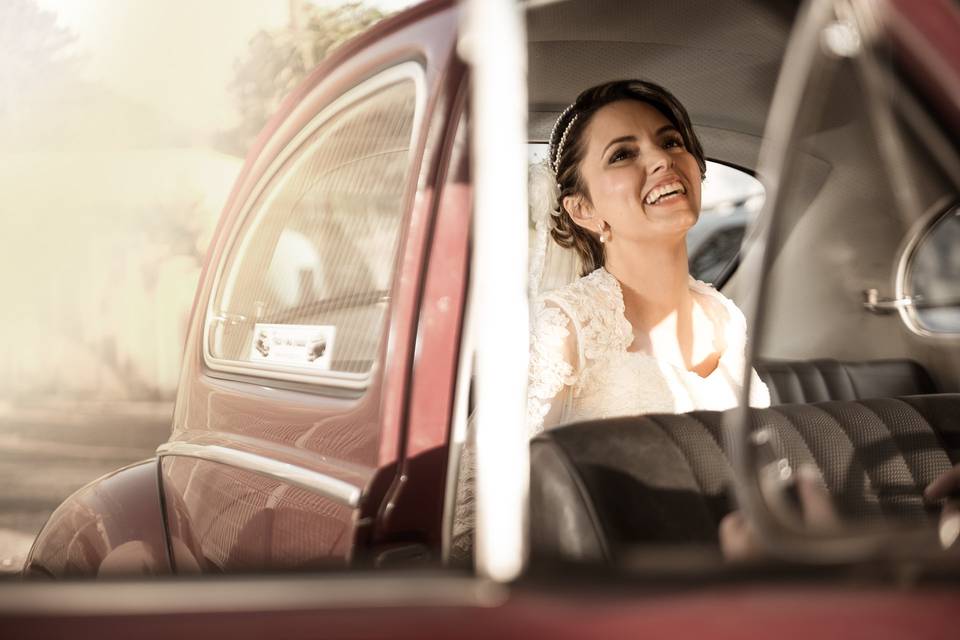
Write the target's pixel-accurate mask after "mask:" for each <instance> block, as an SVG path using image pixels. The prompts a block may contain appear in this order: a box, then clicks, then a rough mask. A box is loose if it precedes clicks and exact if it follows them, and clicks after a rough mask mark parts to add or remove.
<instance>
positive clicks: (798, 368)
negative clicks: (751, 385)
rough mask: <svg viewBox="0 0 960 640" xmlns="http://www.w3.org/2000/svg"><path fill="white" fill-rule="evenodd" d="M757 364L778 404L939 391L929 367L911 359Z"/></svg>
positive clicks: (886, 396) (780, 361)
mask: <svg viewBox="0 0 960 640" xmlns="http://www.w3.org/2000/svg"><path fill="white" fill-rule="evenodd" d="M755 368H756V370H757V374H759V376H760V378H761V379H762V380H763V381H764V382H765V383H767V387H768V388H769V389H770V403H771V404H775V405H776V404H789V403H793V402H825V401H827V400H864V399H867V398H894V397H897V396H910V395H919V394H930V393H936V392H937V389H936V387H935V386H934V384H933V380H932V379H931V378H930V375H929V374H928V373H927V371H926V369H924V368H923V367H922V366H920V365H919V364H918V363H916V362H914V361H912V360H872V361H868V362H841V361H839V360H829V359H820V360H761V361H759V362H757V363H756V367H755Z"/></svg>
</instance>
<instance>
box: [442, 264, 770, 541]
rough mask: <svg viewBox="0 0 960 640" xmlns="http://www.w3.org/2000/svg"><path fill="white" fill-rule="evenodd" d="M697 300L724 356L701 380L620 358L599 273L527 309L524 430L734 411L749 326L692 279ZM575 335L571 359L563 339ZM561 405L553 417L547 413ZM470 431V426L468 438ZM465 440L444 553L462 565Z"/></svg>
mask: <svg viewBox="0 0 960 640" xmlns="http://www.w3.org/2000/svg"><path fill="white" fill-rule="evenodd" d="M690 288H691V289H692V290H693V291H694V292H697V293H700V294H703V295H702V296H701V299H702V300H705V301H707V305H705V307H704V310H705V311H706V314H707V316H708V317H709V318H710V319H711V321H712V322H713V325H714V327H715V328H716V329H717V331H716V335H715V340H714V344H715V345H716V347H717V349H718V350H720V351H721V352H722V355H721V356H720V360H719V362H718V364H717V367H716V369H714V371H713V372H712V373H711V374H710V375H709V376H707V377H701V376H700V375H699V374H697V373H695V372H693V371H688V370H686V369H683V368H678V367H676V366H674V365H672V364H670V363H667V362H663V361H660V360H658V359H657V358H655V357H654V356H652V355H649V354H645V353H639V352H630V351H627V348H628V347H629V345H630V344H631V343H632V342H633V328H632V327H631V326H630V322H629V321H628V320H627V318H626V316H625V315H624V305H623V294H622V292H621V290H620V283H619V282H618V281H617V279H616V278H614V277H613V276H612V275H610V274H609V273H608V272H607V271H606V270H605V269H603V268H600V269H597V270H596V271H594V272H593V273H591V274H589V275H587V276H584V277H582V278H580V279H579V280H577V281H576V282H573V283H571V284H569V285H567V286H565V287H563V288H560V289H556V290H554V291H549V292H547V293H545V294H543V295H541V296H540V297H538V298H537V300H536V301H535V302H534V304H533V309H532V317H531V324H532V331H531V336H530V372H529V381H528V387H527V423H528V424H527V426H528V429H529V433H530V437H533V436H535V435H536V434H537V433H539V432H540V431H542V430H543V429H544V427H545V425H544V418H545V417H547V415H548V414H550V416H551V419H552V421H551V423H550V424H548V425H546V426H547V427H552V426H556V425H558V424H563V423H567V422H573V421H577V420H587V419H592V418H608V417H614V416H624V415H639V414H644V413H685V412H687V411H694V410H697V409H711V410H724V409H730V408H732V407H734V406H736V404H737V397H738V395H739V392H740V387H741V381H742V380H743V368H744V366H745V364H746V357H745V352H746V340H747V323H746V320H745V319H744V317H743V313H741V312H740V309H738V308H737V306H736V305H735V304H734V303H733V302H732V301H730V300H729V299H727V298H726V297H725V296H724V295H723V294H721V293H720V292H719V291H717V290H715V289H714V288H713V287H711V286H710V285H708V284H705V283H703V282H700V281H698V280H694V279H693V278H691V279H690ZM571 329H572V330H573V332H574V334H575V336H574V338H575V340H574V341H573V342H574V343H575V345H576V346H575V348H574V349H573V350H572V351H573V352H574V353H571V349H570V348H569V347H570V343H569V342H568V337H569V335H570V330H571ZM751 376H752V379H751V383H750V405H751V406H754V407H767V406H770V392H769V390H768V389H767V386H766V385H765V384H764V383H763V382H762V381H761V380H760V378H759V376H757V373H756V371H753V370H751ZM557 403H559V404H560V405H561V406H560V409H559V410H558V411H554V412H551V408H552V407H554V406H555V405H556V404H557ZM471 430H472V421H471V426H470V427H468V431H471ZM472 440H473V439H472V434H470V436H469V437H468V440H467V446H465V447H464V449H463V451H462V457H461V461H460V474H459V482H458V486H457V506H456V515H455V518H454V536H453V546H452V552H453V557H454V558H455V559H465V558H468V557H469V554H470V549H471V548H472V544H473V543H472V530H473V515H474V514H473V507H474V496H473V484H474V473H475V470H476V469H475V461H474V452H473V441H472Z"/></svg>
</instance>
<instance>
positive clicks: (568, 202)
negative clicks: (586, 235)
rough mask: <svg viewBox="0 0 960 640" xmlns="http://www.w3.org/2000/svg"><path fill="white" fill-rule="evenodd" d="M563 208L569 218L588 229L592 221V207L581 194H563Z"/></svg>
mask: <svg viewBox="0 0 960 640" xmlns="http://www.w3.org/2000/svg"><path fill="white" fill-rule="evenodd" d="M563 208H564V209H566V210H567V213H569V214H570V219H571V220H573V222H574V223H575V224H576V225H577V226H579V227H584V228H585V229H590V228H591V226H592V223H593V208H592V207H591V206H590V203H589V202H587V200H586V198H584V197H583V196H582V195H574V196H564V197H563Z"/></svg>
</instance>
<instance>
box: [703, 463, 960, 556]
mask: <svg viewBox="0 0 960 640" xmlns="http://www.w3.org/2000/svg"><path fill="white" fill-rule="evenodd" d="M958 478H960V476H958ZM796 487H797V495H798V498H799V501H800V510H801V512H802V514H801V516H802V519H803V524H804V526H806V527H808V528H810V529H817V530H821V531H822V530H826V529H831V528H835V527H836V526H837V525H838V524H839V520H838V518H837V514H836V512H835V511H834V509H833V502H832V501H831V499H830V492H829V491H828V490H827V487H826V485H825V484H824V482H823V478H822V477H821V476H820V472H819V471H817V469H816V467H814V466H812V465H802V466H801V467H800V468H799V469H798V470H797V473H796ZM719 535H720V550H721V551H722V552H723V557H724V559H726V560H730V561H735V562H742V561H747V560H759V559H761V558H763V557H764V556H765V555H766V547H765V546H764V545H763V544H762V543H761V542H760V538H759V536H758V535H757V531H756V529H755V528H754V527H753V525H752V524H751V523H750V522H749V521H748V520H747V519H746V518H745V517H744V515H743V513H741V512H740V511H732V512H731V513H728V514H727V515H726V516H725V517H724V518H723V520H721V521H720V530H719Z"/></svg>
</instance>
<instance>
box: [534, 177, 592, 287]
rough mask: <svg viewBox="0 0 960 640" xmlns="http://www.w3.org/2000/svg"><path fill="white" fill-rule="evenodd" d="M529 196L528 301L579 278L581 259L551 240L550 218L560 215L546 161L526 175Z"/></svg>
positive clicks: (556, 188)
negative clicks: (531, 228) (530, 231)
mask: <svg viewBox="0 0 960 640" xmlns="http://www.w3.org/2000/svg"><path fill="white" fill-rule="evenodd" d="M527 181H528V187H529V194H530V203H529V209H530V211H529V214H530V224H531V226H532V227H533V230H532V233H531V234H530V280H529V283H530V298H531V300H533V299H535V298H536V297H537V296H538V295H539V294H541V293H543V292H545V291H550V290H552V289H557V288H559V287H562V286H565V285H567V284H570V283H571V282H573V281H575V280H576V279H577V277H578V276H579V275H580V270H581V268H580V260H579V258H578V257H577V252H576V251H574V250H573V249H564V248H563V247H561V246H560V245H559V244H557V243H556V242H553V241H551V240H550V226H551V221H550V218H551V216H556V215H559V210H558V209H557V198H558V196H559V189H558V187H557V177H556V175H554V173H553V170H552V169H550V167H549V166H548V164H547V161H546V160H544V161H542V162H535V163H533V164H531V165H530V167H529V170H528V173H527Z"/></svg>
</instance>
